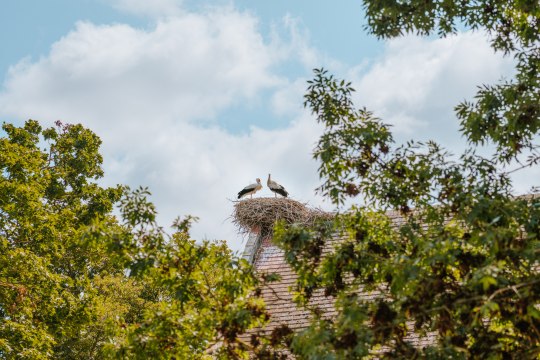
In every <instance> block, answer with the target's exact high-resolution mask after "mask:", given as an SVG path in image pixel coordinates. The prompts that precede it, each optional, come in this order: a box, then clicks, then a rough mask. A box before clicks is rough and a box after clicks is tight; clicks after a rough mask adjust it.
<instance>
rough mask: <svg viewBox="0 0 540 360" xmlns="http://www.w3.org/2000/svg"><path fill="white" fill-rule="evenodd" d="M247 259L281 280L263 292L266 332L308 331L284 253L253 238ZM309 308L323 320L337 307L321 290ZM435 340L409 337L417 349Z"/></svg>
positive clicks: (306, 315)
mask: <svg viewBox="0 0 540 360" xmlns="http://www.w3.org/2000/svg"><path fill="white" fill-rule="evenodd" d="M387 215H389V217H390V218H391V219H392V221H393V222H394V224H395V225H396V226H398V225H399V224H400V223H401V222H402V221H403V219H402V218H400V217H399V216H398V215H397V214H395V213H388V214H387ZM339 241H342V240H341V239H340V238H339V237H336V238H334V239H333V241H331V243H332V244H326V246H325V250H324V252H328V251H331V248H332V247H333V244H335V242H339ZM248 248H249V249H248ZM244 257H245V258H246V259H248V260H251V259H253V260H252V262H253V265H254V267H255V269H256V271H257V272H259V273H261V274H263V273H266V274H270V273H276V274H278V275H280V277H281V280H280V281H278V282H274V283H271V284H269V285H268V286H267V287H265V288H264V289H263V292H262V295H263V298H264V300H265V303H266V308H267V310H268V313H269V315H270V320H269V323H268V324H267V326H266V327H265V328H264V330H265V331H268V332H270V331H272V330H273V329H274V328H277V327H280V326H281V325H287V326H288V327H289V328H290V329H293V330H295V331H299V330H302V329H305V328H306V327H307V326H308V325H309V323H310V321H311V318H312V316H311V313H310V312H309V310H306V309H304V308H301V307H298V306H297V305H296V304H295V303H294V302H293V300H292V294H291V292H290V289H291V288H294V287H295V284H296V279H297V276H296V274H295V273H294V271H293V270H292V269H291V268H290V266H289V265H288V264H287V262H286V260H285V257H284V252H283V250H281V249H280V248H279V247H278V246H277V245H275V244H274V243H273V242H272V238H271V237H266V238H264V239H260V238H256V237H253V238H250V240H249V241H248V246H247V247H246V252H245V253H244ZM359 295H360V296H362V297H363V298H364V299H365V298H368V299H374V298H377V297H380V296H381V294H380V293H363V292H361V291H360V294H359ZM310 305H311V306H315V307H317V308H318V309H319V310H321V311H322V314H323V317H324V318H331V317H333V316H335V315H336V314H337V311H336V309H335V308H334V298H333V297H330V296H325V294H324V291H323V290H322V289H318V290H317V291H315V292H314V293H313V295H312V297H311V300H310ZM411 327H412V324H411ZM434 339H435V333H430V334H428V335H427V336H425V337H422V338H420V337H419V336H418V335H416V334H414V333H412V334H411V335H409V336H408V337H407V338H406V340H408V341H409V342H411V343H412V344H413V345H415V346H417V347H424V346H426V345H428V344H429V343H432V342H433V341H434Z"/></svg>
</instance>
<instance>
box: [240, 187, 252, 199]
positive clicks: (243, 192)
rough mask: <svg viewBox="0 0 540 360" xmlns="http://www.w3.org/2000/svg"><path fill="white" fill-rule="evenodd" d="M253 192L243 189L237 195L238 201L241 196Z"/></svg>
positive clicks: (250, 189) (249, 189)
mask: <svg viewBox="0 0 540 360" xmlns="http://www.w3.org/2000/svg"><path fill="white" fill-rule="evenodd" d="M251 191H253V189H252V188H243V189H242V190H240V192H239V193H238V198H239V199H240V198H241V197H242V196H244V195H246V194H247V193H249V192H251Z"/></svg>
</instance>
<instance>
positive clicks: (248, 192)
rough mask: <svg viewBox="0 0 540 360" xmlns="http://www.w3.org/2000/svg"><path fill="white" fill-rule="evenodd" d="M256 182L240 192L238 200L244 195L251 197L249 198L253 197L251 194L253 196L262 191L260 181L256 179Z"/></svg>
mask: <svg viewBox="0 0 540 360" xmlns="http://www.w3.org/2000/svg"><path fill="white" fill-rule="evenodd" d="M256 180H257V182H256V183H254V184H249V185H248V186H246V187H245V188H243V189H242V190H240V192H239V193H238V198H239V199H241V198H242V197H243V196H246V195H251V197H253V194H255V193H256V192H257V191H259V190H261V189H262V185H261V179H259V178H257V179H256Z"/></svg>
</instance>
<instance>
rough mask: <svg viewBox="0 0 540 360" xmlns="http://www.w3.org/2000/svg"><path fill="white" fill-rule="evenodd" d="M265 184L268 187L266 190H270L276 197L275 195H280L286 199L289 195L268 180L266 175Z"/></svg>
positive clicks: (280, 186) (281, 187)
mask: <svg viewBox="0 0 540 360" xmlns="http://www.w3.org/2000/svg"><path fill="white" fill-rule="evenodd" d="M266 184H267V185H268V188H270V190H272V191H273V192H274V195H275V196H276V197H277V195H276V194H279V195H282V196H283V197H287V196H288V195H289V193H288V192H287V190H285V188H284V187H283V185H280V184H278V183H277V182H275V181H274V180H272V179H271V178H270V174H268V181H267V182H266Z"/></svg>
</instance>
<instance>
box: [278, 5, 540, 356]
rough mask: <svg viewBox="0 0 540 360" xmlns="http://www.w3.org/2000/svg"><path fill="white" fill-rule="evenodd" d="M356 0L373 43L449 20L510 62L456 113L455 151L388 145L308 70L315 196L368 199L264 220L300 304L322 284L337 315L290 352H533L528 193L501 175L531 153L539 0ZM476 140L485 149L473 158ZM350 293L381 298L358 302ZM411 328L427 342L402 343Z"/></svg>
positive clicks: (539, 108)
mask: <svg viewBox="0 0 540 360" xmlns="http://www.w3.org/2000/svg"><path fill="white" fill-rule="evenodd" d="M364 4H365V8H366V12H367V16H368V26H369V31H370V32H371V33H373V34H375V35H376V36H378V37H382V38H387V37H394V36H400V35H401V34H403V33H406V32H417V33H419V34H421V35H429V34H431V33H433V32H436V33H438V35H439V36H446V35H448V34H450V33H453V32H455V31H456V30H455V24H456V23H461V24H465V25H466V26H469V27H471V28H473V29H485V30H486V31H487V32H488V34H489V35H490V36H491V41H492V43H491V44H492V47H493V48H494V49H496V50H502V51H504V52H505V53H506V54H513V55H514V56H515V57H516V62H517V66H516V70H517V73H516V76H515V79H513V80H511V81H508V82H504V83H500V84H497V85H489V86H487V85H486V86H482V87H481V88H480V89H479V91H478V93H477V95H476V97H475V100H474V101H472V102H469V101H466V102H463V103H461V104H459V105H458V106H457V107H456V115H457V118H458V119H459V120H460V121H461V132H462V133H463V134H464V135H465V136H466V137H467V139H468V140H469V147H468V149H466V150H465V151H464V153H463V154H461V155H460V156H459V158H458V159H455V158H454V157H452V156H450V154H449V153H448V152H446V151H445V150H444V149H442V148H441V147H440V146H439V145H438V144H436V142H434V141H429V142H426V143H421V142H414V141H411V142H408V143H406V144H403V145H399V146H396V145H395V144H394V142H393V138H392V134H391V131H390V128H389V126H388V125H386V124H384V122H383V121H382V120H380V119H378V118H376V117H375V116H374V115H373V114H372V113H371V112H369V111H368V110H366V109H356V108H355V107H354V105H353V103H352V101H351V93H352V92H353V91H354V90H353V88H352V87H351V84H350V83H348V82H346V81H344V80H338V79H336V78H334V77H333V76H331V75H329V74H328V73H327V72H326V71H325V70H322V69H320V70H315V78H314V79H313V80H311V81H309V86H308V91H307V93H306V95H305V101H306V102H305V105H306V106H307V107H309V108H310V109H311V110H312V111H313V113H314V114H315V115H316V116H317V119H318V121H319V122H321V123H322V124H323V125H324V126H325V128H326V130H325V132H324V134H323V135H322V137H321V139H320V140H319V142H318V145H317V146H316V149H315V151H314V157H315V158H316V159H318V160H319V161H320V162H321V165H320V167H319V174H320V176H321V178H322V179H323V184H322V185H321V187H320V188H319V189H318V190H319V191H320V192H321V193H322V194H324V195H326V196H328V197H329V198H330V199H331V200H332V201H333V202H334V203H335V204H336V205H339V204H343V203H344V201H345V199H347V198H356V197H359V196H361V197H363V199H365V203H366V204H368V205H366V206H353V207H351V208H350V209H348V210H346V211H343V212H341V213H339V214H338V215H337V216H336V220H335V222H334V223H333V224H321V225H320V226H316V227H313V228H301V227H299V226H294V225H293V226H287V225H285V224H280V225H278V226H277V228H276V230H275V232H276V234H275V239H276V241H277V242H278V243H279V244H280V246H281V247H282V248H283V249H284V250H285V256H286V259H288V261H289V262H290V264H291V266H292V267H293V269H295V271H296V272H297V273H298V274H299V276H298V282H297V288H296V299H298V302H299V304H301V305H306V304H307V302H308V300H309V298H310V296H311V294H312V293H313V291H314V290H315V289H320V288H322V289H324V290H325V293H326V294H329V295H332V296H334V297H335V298H336V309H337V311H338V315H337V317H336V318H335V319H333V320H323V319H322V318H321V317H320V316H317V315H316V316H314V318H313V322H312V325H311V326H310V327H309V328H308V329H306V330H304V331H302V332H300V333H298V334H296V335H294V336H293V337H292V339H290V340H291V341H292V342H291V351H292V352H293V353H295V354H296V355H297V356H298V357H299V358H312V359H315V358H328V359H333V358H335V359H337V358H339V359H341V358H344V359H345V358H351V359H356V358H361V357H363V356H376V357H378V358H392V359H394V358H404V359H411V358H458V359H460V358H493V359H498V358H523V359H524V358H538V357H540V350H539V349H540V274H539V268H538V266H539V263H538V259H539V252H540V241H539V240H540V200H539V199H538V197H537V196H535V195H528V196H519V197H515V196H514V194H513V193H512V182H511V179H510V174H511V173H512V172H514V171H519V170H521V169H524V168H527V167H531V166H534V165H536V164H537V163H538V161H539V153H538V145H537V144H535V142H534V141H535V140H537V139H538V132H539V129H540V86H539V85H540V84H539V81H540V76H539V69H540V5H539V3H538V2H537V1H494V0H493V1H491V0H484V1H433V0H430V1H414V0H413V1H382V0H371V1H368V0H366V1H364ZM488 142H491V143H493V144H495V148H496V151H495V152H494V153H493V156H491V157H489V158H486V157H482V156H479V155H477V154H476V150H477V149H478V148H479V147H481V146H482V145H484V144H485V143H488ZM525 158H526V160H525V161H523V159H525ZM512 166H515V168H512ZM389 214H397V215H398V216H399V221H397V222H396V221H394V220H392V218H391V217H389ZM336 233H339V234H341V236H343V237H344V240H343V241H342V242H341V243H339V244H338V245H336V247H335V249H334V250H333V252H331V253H330V254H328V255H324V256H314V255H313V254H321V253H323V252H322V251H320V250H321V249H320V248H321V247H322V246H324V243H325V239H329V238H330V237H332V236H336ZM298 239H303V241H298ZM306 239H309V240H306ZM360 291H363V292H373V293H374V294H380V295H379V296H378V298H377V300H365V299H364V298H362V297H360V296H358V295H359V292H360ZM411 333H416V334H418V335H420V336H422V335H426V334H432V333H434V334H435V335H436V337H435V338H434V341H433V342H432V343H431V345H430V346H427V347H425V348H415V347H413V346H412V344H411V343H410V342H408V341H407V339H408V337H407V336H408V335H410V334H411Z"/></svg>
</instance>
